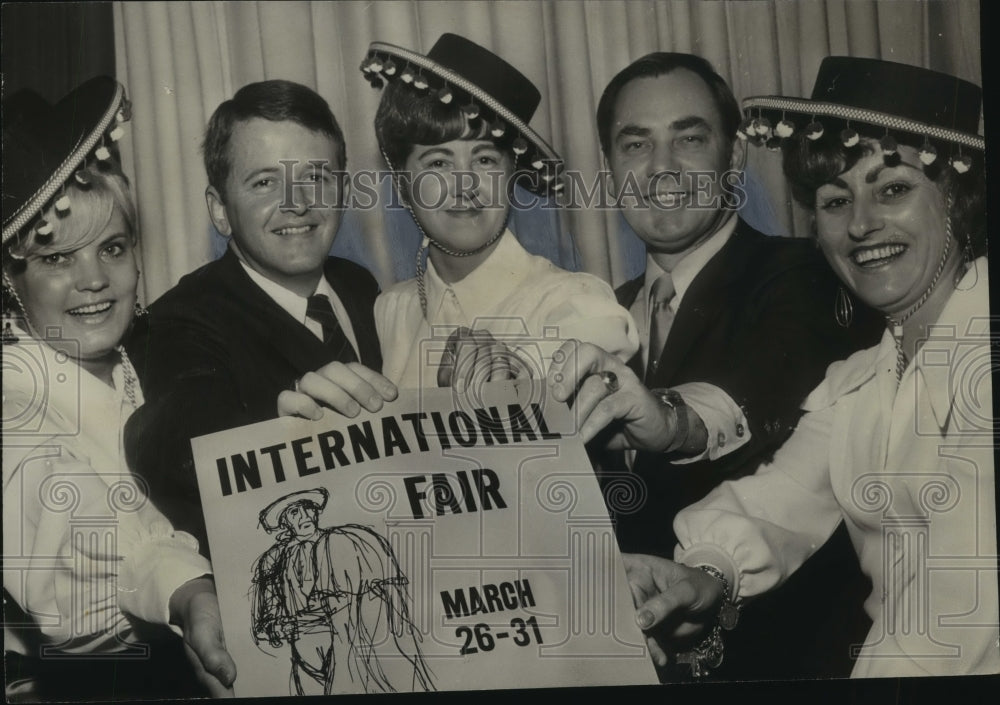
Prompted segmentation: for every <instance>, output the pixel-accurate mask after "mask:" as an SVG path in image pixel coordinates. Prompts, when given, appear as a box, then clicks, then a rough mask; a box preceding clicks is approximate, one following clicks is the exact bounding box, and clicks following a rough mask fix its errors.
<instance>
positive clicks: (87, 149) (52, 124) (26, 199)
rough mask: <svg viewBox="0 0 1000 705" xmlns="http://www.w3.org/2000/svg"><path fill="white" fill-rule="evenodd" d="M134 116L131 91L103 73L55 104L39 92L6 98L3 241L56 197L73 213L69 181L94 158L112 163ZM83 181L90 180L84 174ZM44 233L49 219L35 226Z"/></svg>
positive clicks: (60, 209) (61, 206)
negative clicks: (113, 149)
mask: <svg viewBox="0 0 1000 705" xmlns="http://www.w3.org/2000/svg"><path fill="white" fill-rule="evenodd" d="M130 117H131V107H130V105H129V103H128V100H127V99H126V98H125V89H124V88H123V87H122V85H121V84H120V83H119V82H118V81H116V80H115V79H113V78H111V77H108V76H99V77H97V78H92V79H90V80H89V81H87V82H86V83H83V84H82V85H80V86H79V87H77V88H76V89H75V90H73V91H72V92H71V93H69V95H67V96H66V97H65V98H63V99H62V100H60V101H59V102H58V103H56V104H55V105H54V106H53V105H50V104H49V103H48V102H47V101H45V99H43V98H42V97H41V96H39V95H38V94H37V93H34V92H33V91H29V90H22V91H18V92H17V93H15V94H13V95H11V96H10V97H9V98H7V99H5V100H4V102H3V240H2V242H3V243H7V241H8V240H9V239H10V238H11V237H13V236H14V235H15V234H16V233H18V232H19V231H20V230H21V229H22V228H23V227H25V226H26V225H28V224H29V223H30V222H31V221H32V219H33V218H35V217H36V216H37V215H38V214H39V213H41V212H42V211H44V210H45V209H46V208H47V207H48V205H49V203H50V202H51V201H53V200H54V201H55V206H56V210H57V212H67V211H68V210H69V208H70V203H69V199H68V198H66V197H65V194H63V193H62V191H63V187H64V185H65V184H66V182H67V180H68V179H69V178H70V177H72V176H73V175H74V173H76V172H77V170H78V169H80V168H81V167H82V166H84V165H85V164H86V162H87V161H88V160H90V159H96V160H98V161H100V162H106V161H109V160H110V159H111V158H112V152H111V149H109V147H113V143H114V142H116V141H117V140H119V139H120V138H121V137H122V135H123V134H124V132H123V130H122V127H121V123H124V122H126V121H127V120H129V119H130ZM80 183H86V181H85V177H81V181H80ZM35 227H36V228H37V229H39V233H40V234H43V235H44V234H45V233H44V232H43V231H44V229H45V227H46V224H45V223H44V222H41V221H39V222H38V223H36V224H35Z"/></svg>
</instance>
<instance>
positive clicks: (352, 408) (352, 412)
mask: <svg viewBox="0 0 1000 705" xmlns="http://www.w3.org/2000/svg"><path fill="white" fill-rule="evenodd" d="M346 409H347V415H348V416H357V415H358V414H359V413H361V405H360V404H358V403H357V402H356V401H354V400H353V399H352V400H351V401H350V402H348V404H347V407H346Z"/></svg>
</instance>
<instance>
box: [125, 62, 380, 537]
mask: <svg viewBox="0 0 1000 705" xmlns="http://www.w3.org/2000/svg"><path fill="white" fill-rule="evenodd" d="M203 151H204V157H205V168H206V171H207V172H208V181H209V186H208V188H207V189H206V192H205V198H206V202H207V205H208V211H209V215H210V217H211V220H212V223H213V224H214V225H215V227H216V229H217V230H218V231H219V233H221V234H222V235H224V236H226V237H228V238H230V242H229V248H228V250H227V251H226V253H225V254H224V255H223V257H222V258H221V259H219V260H217V261H214V262H211V263H209V264H207V265H205V266H203V267H201V268H200V269H198V270H196V271H195V272H192V273H191V274H188V275H187V276H185V277H183V278H182V279H181V280H180V282H179V283H178V284H177V286H175V287H174V288H173V289H171V290H170V291H168V292H166V293H165V294H164V295H163V296H162V297H161V298H160V299H158V300H157V301H156V302H155V303H153V304H152V305H151V306H150V308H149V315H148V316H145V317H143V318H140V319H139V324H138V325H137V326H136V330H135V332H134V335H133V336H132V337H131V341H130V346H129V352H130V353H131V354H132V357H133V359H134V362H135V365H136V368H137V370H138V372H139V375H140V378H141V380H142V382H143V389H144V392H145V395H146V403H145V404H144V405H143V406H142V407H141V408H140V409H139V410H138V411H137V412H136V413H135V414H134V415H133V416H132V418H131V419H130V420H129V422H128V424H127V426H126V430H125V445H126V453H127V457H128V459H129V465H130V466H131V467H132V469H133V470H134V471H135V472H136V473H137V474H139V475H141V476H142V477H144V478H145V479H146V480H147V481H148V483H149V489H150V495H151V497H152V498H153V501H154V502H155V503H156V504H157V505H158V506H159V507H160V508H161V510H162V511H163V512H164V513H165V514H166V515H167V517H168V518H170V520H171V521H172V522H174V526H176V527H177V528H178V529H183V530H185V531H188V532H190V533H191V534H193V535H194V536H195V537H196V538H197V539H198V540H199V542H200V543H201V546H202V550H203V552H205V553H206V554H207V553H208V542H207V537H206V535H205V523H204V518H203V516H202V512H201V505H200V501H199V494H198V485H197V479H196V475H195V472H194V463H193V459H192V455H191V446H190V439H191V438H194V437H196V436H200V435H203V434H207V433H213V432H216V431H221V430H224V429H229V428H235V427H238V426H243V425H245V424H250V423H255V422H258V421H264V420H267V419H270V418H274V417H276V416H277V415H278V398H279V395H281V394H282V392H286V391H287V390H291V389H292V388H296V389H298V388H299V387H300V386H301V387H302V388H303V389H308V388H310V387H311V386H315V385H317V384H319V385H321V386H322V385H325V387H323V388H326V387H329V386H330V385H329V384H328V383H326V380H328V379H333V380H336V381H337V389H336V390H335V392H336V394H338V395H339V397H338V398H336V399H333V400H332V401H331V402H330V404H331V406H333V407H334V408H336V409H337V410H338V411H341V412H342V413H345V414H347V415H349V416H354V415H356V414H357V413H359V411H360V410H361V407H364V408H367V409H368V410H370V411H375V410H377V409H379V408H381V406H382V400H383V399H388V398H394V396H395V393H396V391H395V388H394V387H393V386H392V384H391V383H389V381H388V380H386V379H385V378H384V377H382V376H381V375H380V374H378V372H377V371H378V370H380V369H381V365H382V360H381V356H380V353H379V347H378V340H377V338H376V335H375V322H374V319H373V315H372V311H373V305H374V301H375V297H376V296H377V294H378V284H377V283H376V281H375V279H374V278H373V277H372V275H371V274H370V273H369V272H368V271H367V270H365V269H364V268H362V267H360V266H358V265H356V264H354V263H352V262H349V261H347V260H344V259H339V258H335V257H328V255H327V253H328V252H329V251H330V247H331V245H332V244H333V240H334V238H335V237H336V234H337V229H338V227H339V226H340V219H341V215H342V213H343V205H344V204H345V203H346V198H347V196H348V192H347V189H348V183H347V180H346V179H344V178H343V175H344V172H343V170H344V169H345V167H346V161H347V154H346V147H345V144H344V136H343V133H342V131H341V129H340V126H339V125H338V124H337V121H336V119H335V118H334V116H333V113H332V112H331V111H330V108H329V106H328V105H327V103H326V101H325V100H324V99H323V98H321V97H320V96H319V95H318V94H316V93H315V92H314V91H312V90H311V89H309V88H307V87H305V86H302V85H299V84H297V83H292V82H290V81H280V80H275V81H263V82H259V83H253V84H250V85H247V86H245V87H243V88H241V89H240V90H239V91H238V92H237V93H236V95H235V96H234V97H233V98H232V99H231V100H227V101H225V102H223V103H222V104H221V105H220V106H219V107H218V108H217V109H216V111H215V113H214V114H213V115H212V118H211V119H210V121H209V124H208V129H207V131H206V135H205V141H204V145H203ZM289 393H290V392H289ZM305 415H308V414H305Z"/></svg>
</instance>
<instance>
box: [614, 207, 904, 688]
mask: <svg viewBox="0 0 1000 705" xmlns="http://www.w3.org/2000/svg"><path fill="white" fill-rule="evenodd" d="M642 286H643V276H640V277H638V278H636V279H633V280H632V281H630V282H627V283H626V284H624V285H622V286H621V287H620V288H619V289H618V291H617V292H616V293H617V295H618V299H619V303H621V304H622V305H623V306H625V307H629V306H631V305H632V303H633V302H634V301H635V298H636V296H637V295H638V294H639V292H640V291H641V290H642ZM838 287H839V282H838V280H837V279H836V278H835V277H834V275H833V273H832V272H831V271H830V268H829V266H828V265H827V263H826V262H825V260H824V259H823V257H822V255H821V254H820V252H819V250H818V249H817V248H816V247H815V245H814V244H813V243H812V242H811V241H808V240H804V239H790V238H779V237H768V236H765V235H763V234H761V233H759V232H757V231H756V230H754V229H753V228H751V227H750V226H749V225H747V224H746V223H744V222H743V221H742V220H741V221H740V222H739V223H738V225H737V227H736V230H735V231H734V233H733V235H732V236H731V237H730V239H729V241H728V242H727V243H726V244H725V245H724V246H723V248H722V249H721V250H720V251H719V252H718V253H717V254H716V255H715V256H714V257H713V258H712V259H711V260H709V261H708V263H707V264H706V265H705V267H704V268H703V269H702V270H701V272H699V273H698V275H697V276H696V277H695V279H694V280H693V281H692V283H691V285H690V287H689V288H688V290H687V292H686V293H685V294H684V298H683V300H682V301H681V304H680V308H679V309H678V310H677V312H676V315H675V316H674V320H673V323H672V324H671V327H670V332H669V335H668V338H667V342H666V344H665V346H664V349H663V353H662V355H661V357H660V362H659V365H658V367H657V368H656V372H655V374H654V375H652V377H651V379H647V380H646V385H647V386H648V387H649V388H651V389H655V388H660V387H672V386H676V385H678V384H682V383H685V382H708V383H711V384H713V385H715V386H717V387H719V388H720V389H722V390H724V391H725V392H727V393H728V394H729V396H730V397H732V399H733V400H734V401H735V402H736V403H737V404H739V405H740V407H741V408H742V409H743V412H744V415H745V416H746V418H747V422H748V425H749V430H750V433H751V439H750V440H749V441H748V442H747V443H745V444H744V445H743V446H742V447H740V448H739V449H737V450H735V451H733V452H731V453H729V454H727V455H724V456H722V457H721V458H718V459H717V460H701V461H696V462H692V463H688V464H671V463H670V462H669V459H668V458H667V457H665V456H664V455H662V454H653V453H638V454H637V455H636V458H635V461H634V463H633V466H632V471H631V473H630V474H629V475H628V476H623V474H622V472H621V465H617V468H618V472H617V473H614V472H607V470H608V464H609V461H608V460H607V459H605V460H604V462H603V463H602V465H603V466H604V468H603V471H602V474H603V481H604V483H605V486H606V488H607V487H608V485H609V483H610V482H612V481H614V480H615V479H617V481H618V482H621V481H622V480H623V479H626V480H627V481H629V482H632V483H635V484H637V485H638V486H639V488H640V489H639V490H638V493H637V494H636V496H638V497H642V498H643V500H644V501H642V502H637V504H639V505H640V506H626V507H618V508H617V509H618V510H619V511H618V512H616V514H617V515H616V517H615V519H616V523H617V531H618V538H619V543H620V544H621V547H622V550H623V551H626V552H634V553H650V554H656V555H663V556H666V557H668V558H672V557H673V550H674V546H675V544H676V542H677V539H676V536H675V535H674V531H673V526H672V523H673V518H674V515H676V514H677V512H678V511H680V510H681V509H683V508H684V507H686V506H688V505H690V504H692V503H693V502H696V501H697V500H699V499H701V498H702V497H704V496H705V495H706V494H707V493H708V492H709V491H710V490H711V489H712V488H714V487H715V486H716V485H718V484H719V483H721V482H722V481H724V480H727V479H732V478H736V477H741V476H743V475H746V474H749V473H752V472H753V471H754V470H755V469H756V468H757V466H758V465H759V464H760V463H762V462H764V461H766V460H768V459H769V458H770V457H771V456H772V455H773V453H774V451H775V450H776V449H777V448H778V447H779V446H780V445H781V444H782V443H783V442H784V441H785V439H787V438H788V436H789V435H790V434H791V432H792V430H793V429H794V428H795V425H796V423H797V422H798V419H799V416H800V415H801V411H800V408H799V407H800V405H801V403H802V401H803V400H804V399H805V397H806V396H807V395H808V393H809V392H810V391H812V389H813V388H814V387H815V386H816V385H817V384H819V382H820V381H821V380H822V379H823V376H824V374H825V371H826V368H827V366H828V365H829V364H830V363H831V362H833V361H834V360H839V359H843V358H846V357H847V356H848V355H850V354H851V353H852V352H854V351H855V350H858V349H861V348H863V347H868V346H871V345H874V344H876V343H877V342H878V339H879V336H880V334H881V332H882V331H883V330H884V329H885V324H884V322H883V320H882V319H881V318H880V317H879V316H877V315H876V314H875V313H874V312H873V311H871V310H870V309H868V308H866V307H864V306H862V305H861V304H859V303H855V316H854V319H855V320H854V323H853V324H852V325H851V326H850V327H849V328H846V329H845V328H842V327H841V326H839V325H838V324H837V322H836V320H835V317H834V304H835V300H836V295H837V290H838ZM641 364H642V363H641V357H640V356H639V355H637V356H636V357H635V358H634V359H633V360H632V361H631V362H630V365H631V366H632V367H633V369H634V370H635V371H636V372H637V373H638V374H639V375H640V378H641V377H642V370H641V369H640V368H641ZM611 463H612V468H614V467H615V464H614V461H611ZM607 494H608V495H609V497H610V496H611V495H612V493H611V492H610V491H607ZM619 496H621V495H619ZM611 509H612V511H613V513H615V512H614V510H615V507H612V508H611ZM803 571H804V572H803ZM866 583H867V579H866V578H864V576H863V575H862V574H861V572H860V568H859V566H858V561H857V558H856V556H855V555H854V551H853V549H852V548H851V546H850V542H849V540H848V538H847V535H846V531H844V529H843V527H841V529H840V530H838V533H837V534H836V535H835V538H834V539H832V540H831V542H830V543H829V544H828V545H827V547H825V548H824V549H823V551H821V552H820V554H818V557H817V558H816V560H814V561H811V562H810V563H809V564H807V565H806V566H805V567H803V569H802V571H800V574H798V575H796V576H795V577H794V578H793V580H792V581H791V582H790V584H789V586H788V587H787V588H783V589H781V590H779V592H778V593H775V594H773V595H772V596H769V597H766V598H761V599H760V600H758V601H757V602H756V603H754V604H753V605H750V606H748V607H747V608H746V609H745V610H744V614H743V617H742V619H741V625H740V626H739V627H738V628H737V630H736V631H735V632H732V633H731V634H728V635H727V636H726V642H727V655H726V658H725V660H724V662H723V666H722V667H721V668H720V669H718V670H717V671H716V674H717V675H718V677H720V678H764V677H776V678H780V677H796V676H799V677H801V676H804V675H811V676H822V675H844V676H846V675H848V674H849V673H850V660H849V659H848V643H847V642H848V641H850V640H851V639H854V638H855V636H856V638H857V639H858V640H860V639H861V638H862V637H863V636H864V634H865V630H866V629H867V626H866V624H867V622H866V620H867V618H866V617H865V615H864V613H863V610H862V609H861V605H862V603H863V600H864V595H865V594H867V590H866V587H865V586H866ZM852 591H853V592H852ZM854 599H856V601H855V602H853V603H851V600H854ZM825 600H832V601H834V602H826V601H825ZM848 603H851V604H848ZM831 604H838V605H840V606H842V607H843V608H844V609H842V610H840V609H831V608H830V607H829V605H831ZM806 615H808V616H806ZM823 624H827V626H828V627H829V629H827V632H826V637H825V638H826V639H827V640H828V641H827V642H826V643H825V644H824V645H823V648H820V649H819V650H817V649H815V648H812V647H814V645H816V644H817V643H818V642H821V640H822V638H823V637H821V636H819V635H820V634H824V627H823ZM845 632H846V633H845Z"/></svg>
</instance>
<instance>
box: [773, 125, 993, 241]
mask: <svg viewBox="0 0 1000 705" xmlns="http://www.w3.org/2000/svg"><path fill="white" fill-rule="evenodd" d="M856 128H860V126H856ZM872 129H873V130H874V129H877V130H879V131H880V133H879V134H875V133H873V132H870V133H869V134H867V135H866V134H865V133H862V139H861V140H860V141H859V142H858V144H856V145H855V146H853V147H845V146H844V144H843V142H842V141H841V139H840V135H839V131H838V130H837V129H831V128H830V127H827V129H826V130H825V131H824V133H823V135H822V136H821V137H820V138H819V139H817V140H811V139H809V138H808V137H807V136H806V135H805V133H804V132H800V133H799V134H797V135H795V136H793V137H791V138H789V139H787V140H786V141H785V144H784V145H783V146H782V152H783V153H784V155H783V158H784V164H783V166H784V170H785V177H786V178H787V179H788V183H789V186H790V187H791V190H792V197H793V198H794V199H795V200H796V201H798V202H799V203H800V204H801V205H803V206H805V207H806V208H807V209H809V210H814V209H815V208H816V190H817V189H819V187H820V186H822V185H824V184H827V183H830V182H831V181H832V180H833V179H834V178H836V177H837V176H838V175H840V174H843V173H844V172H845V171H849V170H850V169H851V168H853V167H854V165H855V164H857V162H858V160H860V159H861V158H862V157H865V156H870V155H872V154H874V153H876V152H880V151H881V149H880V146H879V143H878V139H879V138H880V137H881V136H882V135H883V134H884V128H872ZM859 131H860V130H859ZM865 137H867V138H868V139H864V138H865ZM873 140H874V142H873ZM896 140H897V142H898V143H899V144H900V145H907V146H910V147H913V148H914V149H920V148H921V147H922V146H924V144H925V142H924V139H923V137H919V136H916V135H913V136H909V137H908V136H903V135H901V136H896ZM929 143H930V144H931V145H932V146H933V147H934V148H935V149H936V150H937V155H938V156H937V159H935V160H934V162H933V163H931V164H930V165H928V166H925V167H924V174H926V175H927V178H929V179H931V180H932V181H934V182H935V183H936V184H937V186H938V188H940V189H941V192H942V193H943V194H944V195H945V198H946V199H949V200H950V201H951V210H950V213H949V214H948V215H949V217H950V218H951V223H952V229H953V232H954V234H955V237H956V238H957V239H958V241H959V243H960V245H961V246H963V247H964V246H965V245H966V242H968V243H969V246H970V248H971V250H972V254H973V256H975V257H979V256H982V255H984V254H986V250H987V244H986V178H985V172H984V165H983V156H982V154H980V153H978V152H976V150H971V149H970V150H966V151H965V152H963V156H966V157H968V158H970V159H971V161H972V167H971V168H970V169H969V170H968V171H967V172H966V173H964V174H959V173H958V172H957V171H955V169H953V168H952V167H951V166H950V165H949V163H948V155H950V154H952V153H953V152H956V151H957V148H956V147H955V146H954V145H951V144H950V143H946V142H939V141H935V140H929ZM890 163H891V162H890Z"/></svg>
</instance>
